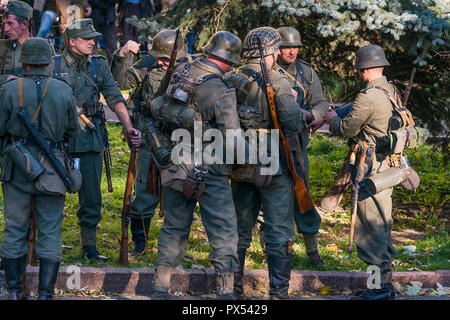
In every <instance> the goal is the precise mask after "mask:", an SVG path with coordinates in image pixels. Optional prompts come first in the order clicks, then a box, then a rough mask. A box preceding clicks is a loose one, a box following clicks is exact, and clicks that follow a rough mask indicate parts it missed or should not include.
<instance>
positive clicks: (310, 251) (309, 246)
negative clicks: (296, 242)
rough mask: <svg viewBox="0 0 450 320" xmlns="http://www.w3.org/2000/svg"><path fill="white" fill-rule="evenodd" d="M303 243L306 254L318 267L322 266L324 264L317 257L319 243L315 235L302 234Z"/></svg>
mask: <svg viewBox="0 0 450 320" xmlns="http://www.w3.org/2000/svg"><path fill="white" fill-rule="evenodd" d="M302 236H303V241H304V242H305V249H306V254H307V255H308V257H309V258H310V259H311V260H312V261H313V262H314V264H316V265H318V266H323V265H325V263H324V262H323V260H322V257H321V256H320V255H319V243H318V241H317V233H314V234H310V233H302Z"/></svg>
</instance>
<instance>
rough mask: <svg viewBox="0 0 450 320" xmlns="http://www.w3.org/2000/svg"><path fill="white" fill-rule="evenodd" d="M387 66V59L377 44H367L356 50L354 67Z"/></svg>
mask: <svg viewBox="0 0 450 320" xmlns="http://www.w3.org/2000/svg"><path fill="white" fill-rule="evenodd" d="M387 66H390V64H389V61H387V59H386V56H385V55H384V51H383V48H381V47H380V46H379V45H376V44H369V45H367V46H364V47H361V48H359V49H358V51H356V64H355V68H356V69H358V70H360V69H369V68H376V67H387Z"/></svg>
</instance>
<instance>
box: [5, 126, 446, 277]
mask: <svg viewBox="0 0 450 320" xmlns="http://www.w3.org/2000/svg"><path fill="white" fill-rule="evenodd" d="M108 126H109V132H110V143H111V153H112V159H113V165H112V168H111V169H112V182H113V188H114V191H113V192H112V193H109V192H108V191H107V184H106V179H105V176H103V181H102V192H103V219H102V221H101V222H100V225H99V229H98V237H97V238H98V242H97V245H98V248H99V251H100V252H101V253H102V254H104V255H106V256H108V257H109V258H110V261H109V262H107V263H98V262H95V261H86V260H83V259H82V256H81V243H80V234H79V227H78V225H77V217H76V210H77V207H78V198H77V195H68V196H67V201H66V206H65V209H64V221H63V225H62V230H61V234H62V243H63V246H64V247H63V248H64V249H63V250H64V260H63V264H64V265H72V264H77V265H79V266H81V265H83V266H114V267H116V266H120V264H119V263H118V256H119V247H120V246H119V240H120V235H121V207H122V201H123V194H124V189H125V179H126V174H127V168H128V159H129V152H128V148H127V146H126V144H125V143H124V142H123V141H122V137H121V126H120V125H118V124H109V125H108ZM308 149H309V161H310V181H311V192H312V197H313V200H314V201H315V202H316V203H318V202H319V201H320V199H321V197H322V196H323V195H324V194H325V192H326V191H327V190H328V188H329V187H330V186H331V184H332V183H333V179H334V175H335V174H336V173H337V172H338V171H339V170H340V168H341V166H342V164H343V159H344V158H345V155H346V153H347V150H348V147H347V145H346V141H345V140H343V139H337V138H330V137H328V136H327V135H325V134H316V135H314V136H313V137H312V139H311V143H310V145H309V147H308ZM407 155H408V157H409V160H410V163H411V165H412V166H413V167H414V168H415V169H416V170H417V171H418V173H419V174H420V176H421V184H420V186H419V188H418V189H417V191H416V192H412V191H408V190H405V189H401V188H400V187H396V188H395V190H394V195H393V201H394V210H393V217H394V231H393V239H394V245H395V247H396V248H397V250H398V252H399V254H398V256H397V257H396V258H395V260H394V271H406V270H439V269H450V240H449V233H450V228H449V220H448V219H449V212H450V211H449V194H450V192H449V189H450V188H449V183H448V180H449V178H450V170H449V165H448V164H444V156H443V154H442V153H441V152H440V150H436V149H435V148H433V146H423V147H420V148H418V149H415V150H409V151H408V152H407ZM0 203H1V208H3V197H2V196H0ZM341 207H342V210H337V211H336V212H333V213H328V214H326V215H325V216H324V217H323V219H322V226H321V230H320V231H319V247H320V248H319V250H320V254H321V256H322V258H323V259H324V261H325V263H326V266H325V267H317V266H314V265H313V264H312V263H311V262H310V261H309V259H308V258H307V256H306V253H305V248H304V245H303V240H302V238H301V236H300V235H298V236H297V239H296V242H295V244H294V246H293V248H294V261H293V263H294V265H293V268H294V269H297V270H303V269H308V270H362V271H365V270H366V265H365V264H364V263H362V262H361V261H360V260H359V259H358V258H357V256H356V252H354V253H352V254H350V255H349V254H348V253H347V252H346V247H347V240H348V230H349V226H350V208H349V207H350V191H348V192H347V193H346V195H345V196H344V198H343V200H342V201H341ZM158 211H159V209H158V210H157V213H156V214H155V216H154V218H153V219H152V223H151V228H150V241H149V247H148V251H147V254H146V255H144V256H141V257H131V258H130V263H129V267H155V262H156V258H157V244H158V239H157V238H158V232H159V229H160V227H161V226H162V224H163V218H160V217H159V215H158ZM197 211H198V208H197ZM3 229H4V219H3V210H2V211H0V230H3ZM2 238H3V233H2V232H0V241H1V240H2ZM405 246H406V248H405V249H403V247H405ZM412 246H415V247H412ZM131 248H132V241H131V232H130V251H131ZM210 250H211V249H210V247H209V246H208V243H207V238H206V233H205V231H204V229H203V227H202V225H201V221H200V219H196V221H195V223H194V224H193V226H192V229H191V234H190V237H189V241H188V246H187V248H186V252H187V254H186V255H185V257H184V258H183V261H182V266H183V267H184V268H209V267H211V265H210V264H209V262H208V255H209V252H210ZM266 267H267V266H266V264H265V261H263V254H262V249H261V245H260V243H259V234H258V232H256V230H255V232H254V240H253V242H252V244H251V247H250V249H249V251H248V258H247V261H246V268H247V269H261V268H266Z"/></svg>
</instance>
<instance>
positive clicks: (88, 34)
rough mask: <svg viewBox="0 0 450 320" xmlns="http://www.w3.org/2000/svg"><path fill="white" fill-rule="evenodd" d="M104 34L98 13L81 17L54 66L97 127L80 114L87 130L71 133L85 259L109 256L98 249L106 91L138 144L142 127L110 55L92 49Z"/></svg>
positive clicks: (67, 33) (69, 31) (71, 27)
mask: <svg viewBox="0 0 450 320" xmlns="http://www.w3.org/2000/svg"><path fill="white" fill-rule="evenodd" d="M98 36H100V33H98V32H97V31H96V30H95V28H94V25H93V21H92V19H80V20H76V21H74V22H73V23H71V24H70V25H69V26H68V27H67V28H66V30H65V34H64V37H65V42H66V44H67V45H66V49H65V50H64V51H63V53H62V54H61V55H58V56H56V57H55V59H54V64H53V65H52V66H51V68H49V71H50V72H51V74H53V75H54V76H55V78H58V79H62V80H65V81H66V82H67V83H69V84H70V86H71V87H72V91H73V95H74V97H75V101H76V103H77V110H78V113H79V114H84V115H85V116H86V117H87V118H88V119H89V121H90V122H91V123H92V124H94V127H92V126H91V127H89V126H88V125H86V123H85V122H84V121H83V120H82V119H81V118H79V123H80V127H81V132H80V135H79V137H78V138H76V139H71V140H70V141H69V142H70V145H69V147H70V152H71V154H72V155H73V156H74V157H76V158H80V171H81V174H82V178H83V183H82V185H81V189H80V190H79V192H78V199H79V204H80V207H79V209H78V211H77V217H78V224H79V226H80V231H81V244H82V254H83V257H84V258H85V259H96V260H100V261H104V262H105V261H107V260H108V259H107V258H106V257H105V256H103V255H101V254H100V253H99V252H98V250H97V225H98V223H99V222H100V220H101V219H102V193H101V178H102V166H103V157H102V155H103V151H104V148H105V139H104V136H103V133H102V129H101V128H102V116H101V115H102V108H103V107H104V106H103V104H101V103H99V99H100V94H102V95H103V96H104V98H105V100H106V102H107V104H108V106H109V107H110V108H111V110H113V112H114V113H115V114H116V116H117V118H118V119H119V121H120V122H121V123H122V125H123V126H124V129H125V131H126V133H127V135H129V136H130V140H131V142H132V144H135V145H139V144H140V140H141V133H140V132H139V130H137V129H135V128H133V125H132V123H131V120H130V117H129V115H128V111H127V108H126V100H125V99H124V98H123V96H122V94H121V92H120V89H119V88H118V86H117V83H116V81H115V80H114V78H113V76H112V75H111V71H110V69H109V66H108V63H107V61H106V58H105V57H103V56H96V55H94V56H93V55H92V51H93V47H94V43H95V39H96V38H97V37H98Z"/></svg>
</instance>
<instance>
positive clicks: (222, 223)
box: [156, 174, 239, 273]
mask: <svg viewBox="0 0 450 320" xmlns="http://www.w3.org/2000/svg"><path fill="white" fill-rule="evenodd" d="M205 184H206V186H205V190H204V192H203V194H202V195H201V196H200V198H199V199H198V204H199V207H200V214H201V218H202V222H203V226H204V227H205V230H206V234H207V236H208V242H209V245H210V246H211V248H212V251H211V253H210V254H209V260H210V262H211V264H212V265H213V266H214V270H215V272H216V273H222V272H233V271H235V270H236V268H237V267H238V265H239V260H238V256H237V242H238V236H237V226H236V213H235V210H234V205H233V199H232V195H231V187H230V184H229V182H228V177H227V176H218V175H214V174H209V175H208V176H207V178H206V181H205ZM196 204H197V201H196V200H188V199H187V198H186V197H185V196H184V194H183V193H182V192H179V191H177V190H174V189H171V188H168V187H163V188H162V207H163V209H164V224H163V226H162V228H161V230H160V232H159V237H158V259H157V263H156V264H157V265H158V266H159V265H164V266H173V267H176V266H177V265H178V264H179V263H180V261H181V258H182V257H183V255H184V254H185V248H186V245H187V242H188V238H189V231H190V228H191V224H192V219H193V213H194V210H195V207H196Z"/></svg>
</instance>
